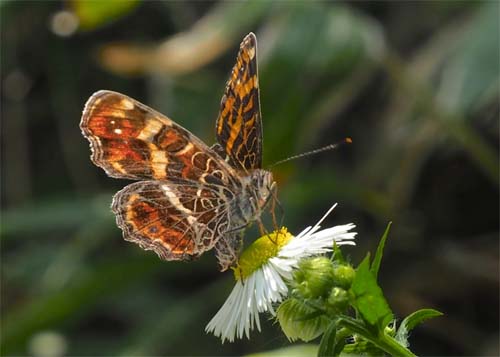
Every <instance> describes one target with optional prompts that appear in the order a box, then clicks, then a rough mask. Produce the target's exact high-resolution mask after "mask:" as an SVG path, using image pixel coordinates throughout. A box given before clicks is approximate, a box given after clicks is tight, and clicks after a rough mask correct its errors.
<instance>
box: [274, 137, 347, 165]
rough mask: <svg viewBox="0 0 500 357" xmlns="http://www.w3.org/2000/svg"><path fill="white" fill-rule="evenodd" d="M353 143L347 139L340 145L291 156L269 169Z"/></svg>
mask: <svg viewBox="0 0 500 357" xmlns="http://www.w3.org/2000/svg"><path fill="white" fill-rule="evenodd" d="M351 143H352V139H351V138H345V139H344V140H342V141H340V142H338V143H335V144H330V145H327V146H324V147H322V148H319V149H315V150H311V151H308V152H304V153H302V154H298V155H294V156H290V157H288V158H286V159H283V160H280V161H277V162H275V163H274V164H271V165H270V166H269V168H271V167H274V166H276V165H279V164H283V163H285V162H288V161H292V160H295V159H300V158H302V157H306V156H311V155H315V154H318V153H320V152H323V151H328V150H333V149H336V148H337V147H339V146H340V145H343V144H351Z"/></svg>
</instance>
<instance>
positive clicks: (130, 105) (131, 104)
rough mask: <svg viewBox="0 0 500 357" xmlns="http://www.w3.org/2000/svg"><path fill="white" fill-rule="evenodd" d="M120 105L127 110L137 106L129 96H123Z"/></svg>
mask: <svg viewBox="0 0 500 357" xmlns="http://www.w3.org/2000/svg"><path fill="white" fill-rule="evenodd" d="M120 105H121V106H122V107H124V108H125V109H127V110H132V109H134V107H135V105H134V102H132V101H131V100H130V99H127V98H123V99H122V100H121V102H120Z"/></svg>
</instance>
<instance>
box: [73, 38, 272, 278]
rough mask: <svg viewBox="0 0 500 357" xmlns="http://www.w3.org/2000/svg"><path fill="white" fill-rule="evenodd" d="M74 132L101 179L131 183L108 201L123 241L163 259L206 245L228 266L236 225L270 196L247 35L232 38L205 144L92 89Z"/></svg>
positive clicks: (193, 254)
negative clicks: (233, 54) (227, 70)
mask: <svg viewBox="0 0 500 357" xmlns="http://www.w3.org/2000/svg"><path fill="white" fill-rule="evenodd" d="M80 128H81V130H82V133H83V135H84V137H85V138H87V139H88V141H89V142H90V148H91V151H92V154H91V160H92V162H93V163H94V164H95V165H97V166H99V167H101V168H103V169H104V171H105V172H106V173H107V174H108V176H111V177H115V178H121V179H131V180H136V181H137V182H134V183H132V184H129V185H128V186H126V187H125V188H123V189H122V190H121V191H119V192H118V193H117V194H116V195H115V196H114V198H113V203H112V205H111V209H112V211H113V212H114V213H115V215H116V222H117V225H118V226H119V227H120V228H121V229H122V231H123V237H124V239H125V240H127V241H131V242H134V243H137V244H138V245H139V246H140V247H142V248H143V249H145V250H152V251H154V252H155V253H156V254H157V255H158V256H159V257H160V258H162V259H164V260H191V259H193V258H197V257H199V256H200V255H201V254H203V253H204V252H205V251H208V250H211V249H212V248H213V249H214V250H215V254H216V257H217V259H218V262H219V266H220V270H221V271H224V270H226V269H228V268H229V267H230V266H231V265H233V264H234V263H235V261H236V260H237V258H238V253H239V251H240V249H241V245H242V236H243V231H244V229H245V228H246V227H247V226H248V225H249V224H250V223H252V222H253V221H256V220H260V215H261V213H262V212H263V210H264V209H265V207H266V205H267V204H268V202H269V201H270V200H271V198H272V197H274V194H275V191H276V183H275V181H274V180H273V176H272V174H271V172H269V171H266V170H263V169H262V119H261V112H260V100H259V81H258V75H257V40H256V37H255V35H254V34H253V33H250V34H248V35H247V36H246V37H245V38H244V39H243V41H242V42H241V44H240V50H239V52H238V56H237V58H236V64H235V65H234V67H233V69H232V72H231V76H230V78H229V81H228V82H227V85H226V88H225V91H224V95H223V97H222V101H221V105H220V112H219V115H218V118H217V121H216V125H215V131H216V139H217V143H216V144H215V145H213V146H212V147H209V146H207V145H206V144H205V143H204V142H203V141H201V140H200V139H198V138H197V137H196V136H195V135H193V134H191V133H190V132H189V131H187V130H186V129H184V128H183V127H181V126H180V125H179V124H177V123H175V122H174V121H172V120H171V119H169V118H168V117H166V116H164V115H162V114H160V113H158V112H157V111H155V110H153V109H151V108H149V107H148V106H146V105H144V104H142V103H140V102H138V101H136V100H134V99H132V98H130V97H127V96H126V95H123V94H120V93H116V92H112V91H107V90H102V91H98V92H96V93H95V94H93V95H92V96H91V97H90V98H89V100H88V101H87V103H86V104H85V108H84V110H83V115H82V119H81V123H80Z"/></svg>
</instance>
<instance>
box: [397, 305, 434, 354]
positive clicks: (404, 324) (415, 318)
mask: <svg viewBox="0 0 500 357" xmlns="http://www.w3.org/2000/svg"><path fill="white" fill-rule="evenodd" d="M441 315H443V313H442V312H439V311H437V310H434V309H421V310H418V311H415V312H414V313H412V314H410V315H408V316H407V317H406V318H405V319H404V320H403V321H401V325H400V326H399V329H398V332H397V333H396V340H397V341H398V342H399V343H401V344H403V345H404V346H408V332H410V331H411V330H412V329H413V328H414V327H415V326H417V325H418V324H421V323H422V322H424V321H425V320H428V319H431V318H433V317H438V316H441Z"/></svg>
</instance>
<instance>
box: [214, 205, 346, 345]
mask: <svg viewBox="0 0 500 357" xmlns="http://www.w3.org/2000/svg"><path fill="white" fill-rule="evenodd" d="M335 206H336V205H334V206H333V207H331V208H330V209H329V210H328V212H327V213H326V214H325V215H324V216H323V217H322V218H321V219H320V220H319V222H318V223H316V224H315V225H314V226H312V227H311V226H310V227H307V228H306V229H304V230H303V231H302V232H300V233H299V234H298V235H296V236H293V235H292V234H291V233H290V232H288V231H287V230H286V228H282V229H280V230H277V231H275V232H273V233H271V234H268V235H265V236H263V237H261V238H259V239H257V240H256V241H255V242H254V243H252V245H250V246H249V247H248V248H247V249H246V250H245V251H244V252H243V253H242V254H241V256H240V259H239V261H238V264H237V266H236V268H234V275H235V279H236V285H235V287H234V288H233V290H232V292H231V294H230V295H229V297H228V299H227V300H226V302H225V303H224V305H223V306H222V307H221V308H220V310H219V311H218V312H217V314H216V315H215V316H214V317H213V318H212V320H211V321H210V322H209V323H208V325H207V327H206V331H207V332H209V333H213V334H214V335H215V336H218V337H220V338H221V339H222V342H224V341H225V340H229V341H230V342H233V341H234V339H235V338H236V337H237V338H242V337H243V335H245V336H246V337H247V338H249V336H250V330H252V329H254V328H255V327H257V329H258V330H259V331H260V320H259V313H262V312H269V313H271V314H272V315H275V314H276V312H275V310H274V307H273V305H275V304H277V303H279V302H281V301H282V300H283V299H284V298H285V297H286V296H287V295H288V293H289V287H288V286H289V285H290V282H291V280H292V278H293V274H294V271H295V270H296V269H297V268H298V267H299V264H300V262H301V261H302V260H303V259H304V258H308V257H313V256H318V255H321V254H324V253H327V252H330V251H332V249H333V245H334V243H335V244H336V245H354V244H355V243H354V241H353V239H354V237H355V235H356V233H355V232H350V231H351V230H352V229H353V228H354V227H355V226H354V224H352V223H350V224H345V225H341V226H335V227H331V228H326V229H322V230H321V229H320V228H321V227H320V224H321V223H322V222H323V220H324V219H325V218H326V217H327V216H328V215H329V214H330V213H331V212H332V210H333V209H334V208H335Z"/></svg>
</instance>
